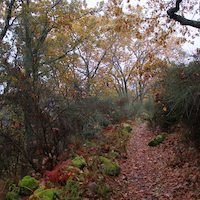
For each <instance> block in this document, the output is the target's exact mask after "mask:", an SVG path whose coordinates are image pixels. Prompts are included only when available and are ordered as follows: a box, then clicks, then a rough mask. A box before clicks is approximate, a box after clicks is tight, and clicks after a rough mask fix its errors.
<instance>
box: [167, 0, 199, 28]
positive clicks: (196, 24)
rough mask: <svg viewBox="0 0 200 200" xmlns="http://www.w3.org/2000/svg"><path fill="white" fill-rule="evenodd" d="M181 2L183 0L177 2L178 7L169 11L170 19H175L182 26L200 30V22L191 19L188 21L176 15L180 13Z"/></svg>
mask: <svg viewBox="0 0 200 200" xmlns="http://www.w3.org/2000/svg"><path fill="white" fill-rule="evenodd" d="M181 2H182V0H176V7H174V8H170V9H169V10H168V11H167V14H168V15H169V17H170V18H171V19H174V20H175V21H177V22H180V23H181V25H188V26H192V27H195V28H199V29H200V21H196V20H190V19H187V18H185V17H183V16H181V15H177V14H175V13H176V12H178V11H179V9H180V3H181Z"/></svg>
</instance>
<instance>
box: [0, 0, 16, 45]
mask: <svg viewBox="0 0 200 200" xmlns="http://www.w3.org/2000/svg"><path fill="white" fill-rule="evenodd" d="M14 3H15V0H11V2H10V3H9V6H8V10H7V13H8V14H7V17H6V19H5V26H4V28H3V30H2V31H1V34H0V41H2V40H3V38H4V36H5V35H6V33H7V31H8V29H9V28H10V26H11V25H10V19H11V13H12V8H13V5H14Z"/></svg>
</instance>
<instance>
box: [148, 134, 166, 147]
mask: <svg viewBox="0 0 200 200" xmlns="http://www.w3.org/2000/svg"><path fill="white" fill-rule="evenodd" d="M166 137H167V134H166V133H162V134H160V135H157V136H156V137H155V138H154V139H153V140H151V142H149V146H151V147H155V146H157V145H159V144H161V143H162V141H163V140H164V139H165V138H166Z"/></svg>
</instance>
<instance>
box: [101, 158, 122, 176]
mask: <svg viewBox="0 0 200 200" xmlns="http://www.w3.org/2000/svg"><path fill="white" fill-rule="evenodd" d="M100 161H101V164H100V168H99V169H100V171H101V172H102V173H104V174H106V175H109V176H118V175H119V172H120V166H119V165H118V164H117V163H113V162H112V161H111V160H109V159H108V158H105V157H103V156H102V157H100Z"/></svg>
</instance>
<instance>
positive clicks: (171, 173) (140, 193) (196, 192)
mask: <svg viewBox="0 0 200 200" xmlns="http://www.w3.org/2000/svg"><path fill="white" fill-rule="evenodd" d="M156 135H157V134H156V133H154V134H153V133H152V132H151V131H148V130H147V129H146V124H142V125H140V126H138V127H137V128H136V130H135V133H134V135H133V137H132V138H131V140H130V143H129V148H128V152H127V153H128V159H126V160H120V161H119V162H120V166H121V174H120V176H119V177H117V178H115V179H113V180H108V181H109V182H110V183H109V184H110V185H111V186H112V187H113V188H115V190H116V191H117V195H113V196H112V197H111V198H110V199H117V200H119V199H125V200H137V199H138V200H142V199H150V200H153V199H161V200H164V199H180V200H183V199H185V200H186V199H187V200H188V199H190V200H191V199H198V198H200V166H199V163H200V154H199V153H198V152H196V151H195V150H194V149H193V148H190V147H189V146H188V145H185V144H184V143H183V142H181V137H180V135H178V134H177V133H171V134H168V137H167V138H166V139H165V140H164V142H163V144H161V145H159V146H157V147H149V146H148V143H149V142H150V141H151V139H153V138H154V137H155V136H156Z"/></svg>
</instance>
